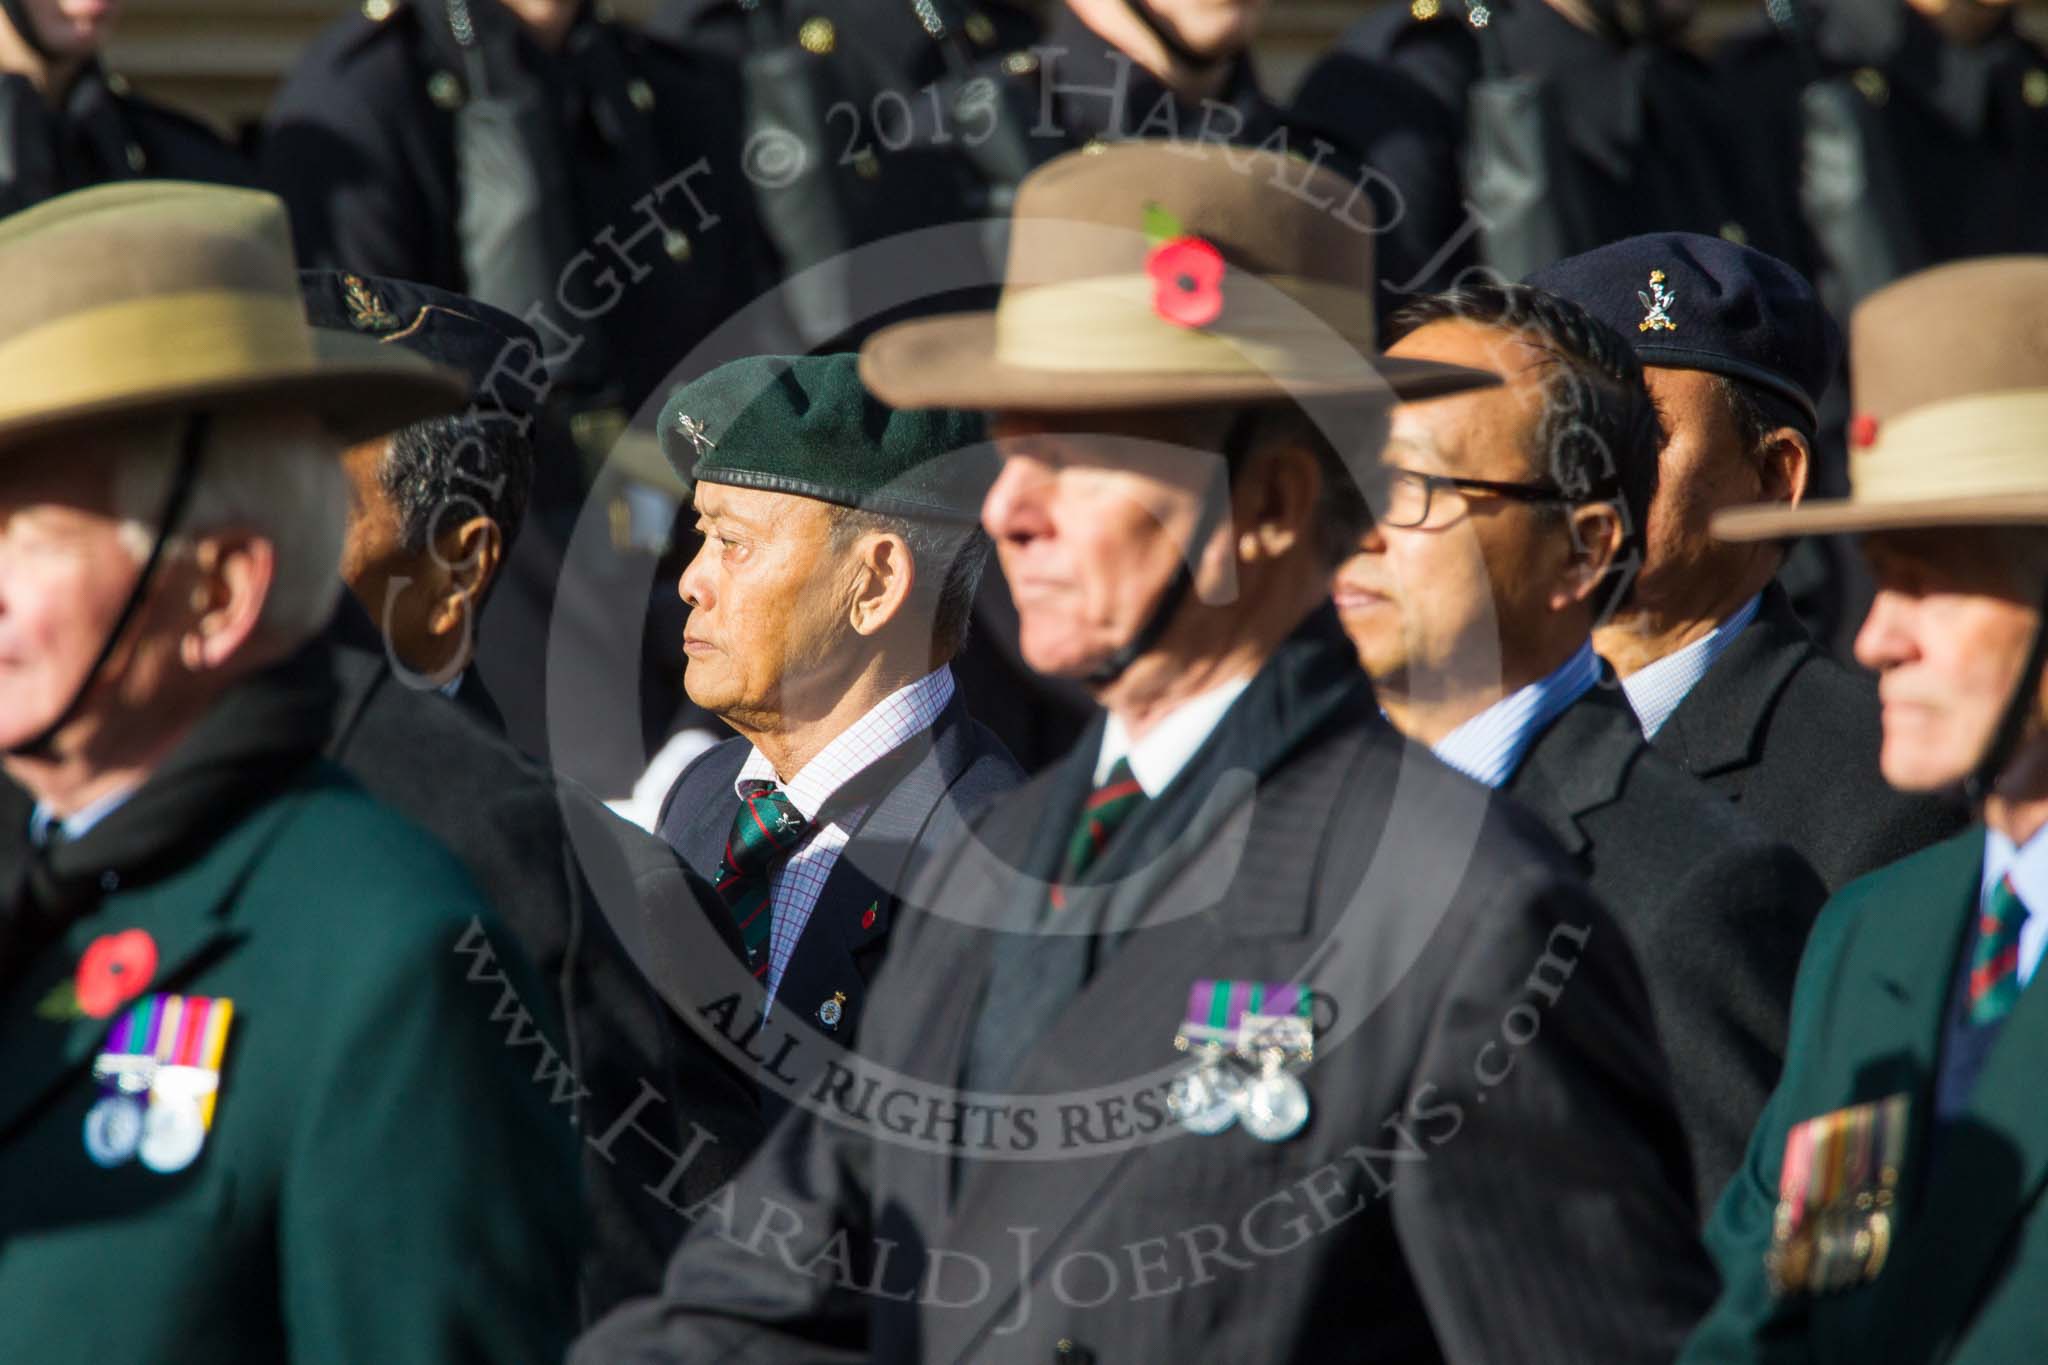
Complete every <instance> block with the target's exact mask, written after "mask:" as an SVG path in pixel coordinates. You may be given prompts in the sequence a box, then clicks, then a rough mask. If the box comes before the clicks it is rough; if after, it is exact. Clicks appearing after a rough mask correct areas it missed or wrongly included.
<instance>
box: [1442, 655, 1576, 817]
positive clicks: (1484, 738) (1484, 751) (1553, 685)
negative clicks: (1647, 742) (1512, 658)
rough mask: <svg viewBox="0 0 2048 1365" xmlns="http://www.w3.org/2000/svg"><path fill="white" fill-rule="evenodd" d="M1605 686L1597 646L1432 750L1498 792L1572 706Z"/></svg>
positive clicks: (1513, 694)
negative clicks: (1538, 740)
mask: <svg viewBox="0 0 2048 1365" xmlns="http://www.w3.org/2000/svg"><path fill="white" fill-rule="evenodd" d="M1599 681H1600V659H1599V656H1598V655H1596V654H1594V653H1593V645H1592V642H1591V641H1587V642H1586V643H1585V644H1582V645H1580V646H1579V648H1578V651H1577V652H1576V653H1574V654H1573V655H1572V657H1571V658H1569V659H1566V660H1565V661H1564V662H1563V663H1561V664H1559V665H1558V666H1557V667H1556V668H1554V669H1552V670H1551V671H1550V672H1549V673H1546V674H1544V675H1543V676H1542V677H1540V678H1538V679H1537V680H1536V681H1535V682H1532V683H1530V684H1529V685H1528V686H1526V687H1522V688H1517V689H1516V690H1515V691H1513V692H1511V693H1509V694H1508V695H1507V696H1505V697H1502V698H1501V699H1500V700H1499V701H1497V702H1495V703H1494V704H1493V705H1491V706H1489V707H1487V708H1486V709H1485V710H1484V711H1481V712H1480V713H1479V714H1478V715H1476V716H1474V717H1472V718H1471V719H1470V720H1468V721H1466V722H1465V723H1464V724H1462V725H1460V726H1459V727H1458V728H1457V729H1455V730H1453V731H1451V732H1450V733H1449V734H1447V735H1445V736H1444V737H1443V738H1442V739H1440V740H1438V741H1437V742H1436V743H1435V744H1433V745H1431V746H1430V751H1431V752H1432V753H1434V754H1435V755H1436V756H1437V757H1438V758H1440V759H1442V760H1443V761H1444V762H1446V763H1448V764H1450V766H1452V767H1453V768H1456V769H1457V770H1458V771H1459V772H1461V773H1463V774H1465V776H1467V777H1469V778H1471V779H1473V780H1474V781H1475V782H1484V783H1485V784H1486V785H1487V786H1489V787H1498V786H1500V785H1501V784H1503V783H1504V782H1506V781H1507V780H1508V779H1509V778H1511V777H1513V776H1514V775H1515V769H1516V768H1518V767H1520V766H1521V763H1522V757H1523V755H1525V754H1527V753H1528V752H1529V746H1530V745H1532V744H1534V743H1535V742H1536V737H1537V736H1538V735H1540V734H1542V733H1543V731H1544V729H1545V727H1547V726H1548V725H1549V724H1550V722H1552V721H1553V720H1556V719H1557V718H1558V716H1559V715H1560V714H1562V713H1563V712H1564V710H1565V708H1566V707H1569V706H1570V705H1571V704H1572V703H1573V702H1575V701H1577V700H1578V699H1579V698H1580V697H1583V696H1585V695H1586V692H1587V690H1588V689H1590V688H1591V687H1592V686H1593V684H1594V683H1597V682H1599Z"/></svg>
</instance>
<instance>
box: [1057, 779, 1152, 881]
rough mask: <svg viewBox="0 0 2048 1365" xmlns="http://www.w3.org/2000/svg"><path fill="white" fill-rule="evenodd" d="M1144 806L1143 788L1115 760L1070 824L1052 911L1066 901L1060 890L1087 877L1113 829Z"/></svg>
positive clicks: (1114, 830)
mask: <svg viewBox="0 0 2048 1365" xmlns="http://www.w3.org/2000/svg"><path fill="white" fill-rule="evenodd" d="M1144 804H1145V789H1144V788H1143V787H1141V786H1139V785H1138V779H1137V778H1136V777H1134V776H1132V774H1131V761H1130V760H1129V759H1127V758H1120V759H1118V760H1117V761H1116V764H1115V766H1113V767H1112V768H1110V770H1109V777H1108V779H1107V780H1105V781H1104V782H1103V784H1102V785H1101V786H1099V787H1097V788H1096V789H1095V790H1094V791H1092V792H1090V793H1088V799H1087V800H1086V801H1083V802H1082V803H1081V818H1080V819H1079V820H1077V821H1075V822H1074V832H1073V833H1072V834H1071V835H1069V836H1068V837H1067V856H1066V858H1065V859H1064V861H1063V862H1062V863H1061V865H1060V879H1059V881H1058V882H1057V883H1055V884H1054V886H1053V888H1052V908H1053V909H1055V910H1064V909H1066V905H1067V898H1066V895H1065V893H1064V891H1063V889H1062V888H1064V887H1068V886H1072V885H1073V884H1074V883H1075V882H1077V881H1079V880H1080V879H1081V878H1082V877H1083V876H1085V875H1087V872H1088V869H1089V868H1090V867H1093V866H1094V865H1095V860H1096V859H1097V858H1098V857H1100V856H1101V855H1102V848H1103V845H1105V844H1107V843H1108V842H1109V838H1110V836H1111V835H1112V834H1115V833H1116V831H1117V827H1118V826H1119V825H1121V824H1123V822H1124V821H1126V820H1128V819H1130V817H1131V814H1132V812H1134V811H1136V810H1137V809H1138V808H1139V807H1140V806H1142V805H1144Z"/></svg>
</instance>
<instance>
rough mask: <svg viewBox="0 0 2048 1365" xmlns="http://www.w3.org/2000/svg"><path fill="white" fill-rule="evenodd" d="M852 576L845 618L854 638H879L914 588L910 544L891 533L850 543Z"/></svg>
mask: <svg viewBox="0 0 2048 1365" xmlns="http://www.w3.org/2000/svg"><path fill="white" fill-rule="evenodd" d="M851 553H852V555H853V557H854V565H855V569H856V574H855V577H854V584H853V602H852V605H851V607H850V608H849V617H850V621H851V624H852V626H853V629H854V631H855V633H856V634H860V635H868V636H874V635H879V634H881V632H882V631H883V629H885V628H886V627H887V626H888V624H889V623H890V622H891V621H894V620H896V619H897V618H898V617H899V616H901V615H902V614H903V610H904V606H905V604H906V603H908V602H909V601H910V593H911V590H912V589H913V588H915V587H916V586H917V566H916V565H915V564H914V563H912V562H911V558H910V542H908V541H906V540H905V539H904V538H903V537H902V536H899V535H897V534H896V533H895V532H893V531H869V532H866V533H864V534H863V535H862V536H861V537H860V539H858V540H856V541H855V542H854V543H853V547H852V551H851Z"/></svg>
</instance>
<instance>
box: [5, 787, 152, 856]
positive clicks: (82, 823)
mask: <svg viewBox="0 0 2048 1365" xmlns="http://www.w3.org/2000/svg"><path fill="white" fill-rule="evenodd" d="M133 795H135V788H134V787H126V788H123V789H122V790H120V791H117V792H109V793H107V794H106V795H105V796H102V797H101V798H100V799H99V800H97V801H93V802H89V803H88V804H86V805H85V806H82V807H80V808H79V809H78V810H75V811H73V812H72V813H71V814H70V815H68V816H66V817H65V818H63V819H61V820H60V819H58V818H57V815H56V812H54V811H52V810H51V809H50V808H49V807H48V806H46V805H44V804H43V803H42V802H40V801H38V802H36V807H35V809H34V810H32V811H30V812H29V815H28V839H29V842H30V843H32V844H34V845H35V846H36V847H37V848H41V847H42V846H43V845H44V844H45V843H48V842H49V839H50V826H52V825H62V826H63V827H64V837H65V838H67V839H79V838H83V837H84V835H85V833H86V831H87V830H89V829H91V828H92V827H93V826H94V825H97V824H98V823H99V822H100V821H102V820H104V819H106V818H107V817H108V816H109V815H112V814H113V813H114V812H115V811H117V810H119V809H121V807H122V806H124V805H126V804H127V802H128V798H129V797H131V796H133Z"/></svg>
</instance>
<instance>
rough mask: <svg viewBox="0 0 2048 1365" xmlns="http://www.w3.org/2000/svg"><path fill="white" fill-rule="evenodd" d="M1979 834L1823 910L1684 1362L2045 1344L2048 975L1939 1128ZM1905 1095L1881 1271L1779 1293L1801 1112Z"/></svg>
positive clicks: (1716, 1238) (1817, 1364) (1825, 1364)
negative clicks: (1704, 1313)
mask: <svg viewBox="0 0 2048 1365" xmlns="http://www.w3.org/2000/svg"><path fill="white" fill-rule="evenodd" d="M1983 860H1984V830H1983V827H1982V826H1972V827H1971V828H1970V829H1968V830H1967V831H1966V832H1964V833H1963V834H1960V835H1957V836H1956V837H1955V838H1953V839H1950V840H1948V841H1947V842H1945V843H1942V844H1939V845H1936V846H1935V847H1933V848H1930V849H1927V850H1925V851H1923V852H1921V853H1918V854H1916V855H1914V856H1913V857H1911V858H1909V859H1907V860H1905V861H1903V862H1901V863H1898V864H1897V865H1895V866H1893V867H1888V868H1886V869H1885V870H1884V871H1882V872H1879V873H1876V874H1874V875H1873V876H1870V877H1866V878H1864V879H1863V880H1861V881H1859V882H1857V883H1855V884H1854V885H1853V886H1851V887H1849V888H1848V889H1847V890H1846V891H1843V892H1842V893H1841V894H1840V895H1838V896H1836V897H1835V898H1834V899H1833V900H1832V901H1830V902H1829V903H1828V907H1827V909H1826V910H1825V911H1824V912H1822V914H1821V917H1820V921H1819V923H1817V924H1816V925H1815V926H1814V930H1813V939H1812V942H1811V943H1810V945H1809V946H1808V948H1807V952H1806V960H1805V962H1804V963H1803V964H1802V965H1801V967H1800V970H1799V986H1798V990H1797V992H1796V993H1795V995H1794V997H1793V1004H1792V1040H1791V1046H1790V1048H1789V1049H1788V1050H1787V1052H1786V1054H1785V1075H1784V1079H1783V1080H1782V1081H1780V1082H1779V1084H1778V1088H1777V1091H1776V1092H1775V1093H1774V1094H1773V1095H1772V1096H1771V1102H1770V1105H1769V1106H1768V1107H1767V1108H1766V1109H1765V1111H1764V1115H1763V1119H1762V1121H1761V1122H1760V1123H1758V1124H1757V1128H1756V1134H1755V1136H1754V1138H1753V1139H1752V1141H1751V1142H1750V1146H1749V1154H1748V1156H1747V1158H1746V1159H1745V1160H1744V1162H1743V1166H1742V1170H1741V1171H1740V1173H1738V1174H1737V1176H1736V1177H1735V1179H1734V1180H1733V1181H1731V1182H1729V1185H1728V1189H1727V1192H1726V1193H1725V1194H1724V1195H1723V1196H1722V1199H1721V1202H1720V1205H1719V1206H1718V1207H1717V1208H1716V1209H1715V1211H1714V1217H1713V1221H1712V1222H1711V1223H1710V1224H1709V1225H1708V1228H1707V1240H1708V1245H1709V1247H1710V1248H1711V1249H1712V1251H1713V1253H1714V1257H1715V1259H1716V1261H1718V1262H1719V1264H1720V1268H1721V1276H1722V1279H1723V1282H1724V1284H1725V1288H1724V1290H1723V1293H1722V1297H1721V1300H1720V1302H1719V1303H1718V1304H1717V1305H1716V1306H1715V1308H1714V1311H1713V1313H1712V1314H1711V1315H1710V1316H1709V1317H1708V1319H1707V1320H1706V1322H1705V1323H1704V1324H1703V1325H1702V1326H1701V1328H1700V1331H1699V1333H1698V1335H1697V1336H1695V1337H1694V1338H1693V1341H1692V1343H1691V1345H1690V1346H1689V1348H1688V1349H1687V1351H1686V1354H1685V1357H1684V1359H1685V1360H1686V1361H1688V1362H1697V1363H1704V1362H1709V1361H1712V1362H1723V1361H1744V1362H1764V1361H1770V1362H1777V1361H1785V1362H1790V1361H1799V1362H1812V1363H1813V1365H1847V1363H1848V1362H1854V1361H1878V1360H1882V1361H1914V1362H1934V1361H1939V1362H1944V1365H1963V1363H1964V1362H1968V1363H1969V1365H2003V1362H2006V1361H2019V1360H2037V1359H2039V1358H2040V1356H2041V1343H2042V1341H2043V1340H2048V1214H2044V1211H2043V1208H2042V1204H2041V1193H2042V1190H2043V1188H2044V1186H2048V1106H2044V1105H2043V1104H2042V1103H2041V1077H2042V1076H2043V1075H2044V1074H2048V990H2044V989H2043V988H2042V983H2041V981H2040V980H2039V979H2038V978H2036V979H2035V980H2034V982H2033V983H2032V984H2030V985H2029V986H2028V987H2027V989H2026V990H2024V991H2023V992H2021V994H2020V998H2019V1003H2018V1004H2017V1005H2016V1006H2015V1007H2014V1008H2013V1012H2012V1013H2011V1014H2010V1015H2008V1016H2007V1017H2006V1020H2005V1023H2004V1026H2003V1028H2002V1029H2001V1031H2000V1032H1999V1035H1998V1037H1997V1039H1996V1041H1995V1042H1994V1043H1993V1045H1992V1050H1991V1053H1990V1055H1989V1057H1988V1058H1987V1059H1986V1060H1985V1063H1984V1069H1983V1070H1982V1071H1981V1072H1979V1073H1978V1076H1977V1083H1976V1085H1975V1087H1974V1088H1973V1089H1972V1091H1971V1092H1970V1096H1969V1100H1968V1103H1967V1105H1966V1106H1965V1107H1964V1109H1963V1111H1962V1112H1961V1113H1960V1114H1959V1115H1956V1116H1955V1117H1953V1118H1952V1119H1951V1120H1950V1121H1949V1123H1948V1124H1947V1125H1946V1127H1945V1130H1944V1132H1943V1133H1942V1137H1941V1151H1940V1155H1939V1159H1938V1160H1935V1159H1932V1158H1931V1152H1930V1138H1931V1136H1932V1131H1933V1125H1932V1122H1931V1120H1932V1117H1933V1112H1934V1100H1935V1075H1936V1067H1937V1064H1938V1061H1939V1057H1940V1049H1941V1044H1942V1035H1943V1026H1944V1023H1945V1021H1946V1015H1947V1008H1948V1004H1949V1000H1950V995H1951V991H1952V989H1953V984H1954V982H1955V979H1956V975H1957V967H1958V965H1959V962H1960V954H1961V953H1962V952H1963V951H1964V945H1965V944H1966V943H1967V941H1968V930H1969V926H1970V920H1971V918H1972V917H1973V915H1974V913H1975V907H1976V904H1977V897H1978V878H1979V876H1980V874H1981V869H1982V867H1983ZM1900 1093H1904V1094H1906V1095H1907V1096H1908V1097H1909V1098H1908V1134H1907V1140H1906V1159H1905V1161H1904V1162H1903V1163H1902V1165H1901V1168H1900V1183H1899V1186H1898V1189H1897V1192H1896V1194H1897V1199H1896V1203H1895V1204H1894V1208H1895V1210H1896V1216H1895V1218H1894V1220H1893V1236H1892V1243H1891V1249H1890V1251H1889V1253H1888V1254H1887V1255H1886V1257H1885V1261H1884V1265H1883V1267H1882V1269H1881V1270H1880V1272H1879V1273H1878V1275H1877V1277H1876V1278H1875V1280H1873V1281H1870V1282H1868V1283H1865V1284H1859V1285H1855V1286H1853V1287H1851V1288H1848V1289H1844V1290H1842V1291H1839V1292H1837V1293H1833V1294H1824V1295H1806V1294H1794V1295H1788V1296H1785V1297H1782V1298H1781V1297H1776V1296H1773V1295H1772V1293H1771V1290H1770V1287H1769V1285H1768V1283H1767V1282H1766V1280H1765V1275H1764V1263H1763V1258H1764V1252H1765V1251H1766V1249H1767V1248H1768V1247H1769V1246H1770V1242H1771V1230H1772V1215H1773V1212H1774V1210H1775V1209H1776V1206H1777V1202H1778V1176H1779V1170H1780V1166H1781V1163H1782V1160H1783V1156H1784V1152H1785V1140H1786V1137H1787V1135H1788V1134H1789V1133H1790V1131H1791V1129H1792V1127H1793V1125H1795V1124H1798V1123H1801V1122H1804V1121H1805V1120H1807V1119H1811V1118H1815V1117H1817V1116H1819V1115H1822V1114H1826V1113H1831V1112H1833V1111H1835V1110H1837V1109H1842V1108H1845V1107H1847V1106H1850V1105H1854V1104H1862V1103H1867V1102H1869V1101H1873V1100H1880V1099H1884V1098H1886V1097H1887V1096H1890V1095H1896V1094H1900Z"/></svg>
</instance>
